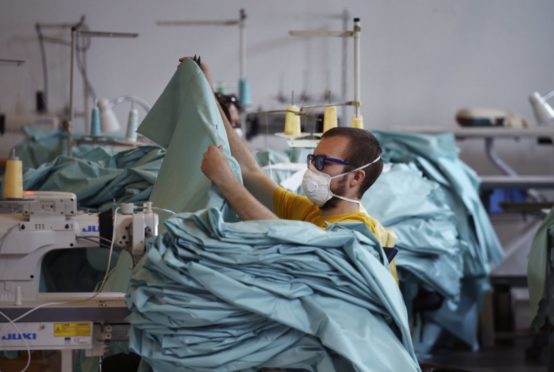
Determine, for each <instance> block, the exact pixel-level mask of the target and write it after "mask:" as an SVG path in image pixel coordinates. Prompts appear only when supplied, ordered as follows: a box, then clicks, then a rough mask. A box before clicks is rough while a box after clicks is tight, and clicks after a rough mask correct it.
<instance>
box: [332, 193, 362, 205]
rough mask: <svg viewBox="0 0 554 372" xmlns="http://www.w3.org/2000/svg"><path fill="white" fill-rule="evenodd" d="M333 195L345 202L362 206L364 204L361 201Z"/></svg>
mask: <svg viewBox="0 0 554 372" xmlns="http://www.w3.org/2000/svg"><path fill="white" fill-rule="evenodd" d="M331 195H333V196H334V197H335V198H339V199H341V200H345V201H347V202H350V203H356V204H360V205H362V202H361V201H359V200H355V199H350V198H347V197H346V196H340V195H337V194H333V193H331Z"/></svg>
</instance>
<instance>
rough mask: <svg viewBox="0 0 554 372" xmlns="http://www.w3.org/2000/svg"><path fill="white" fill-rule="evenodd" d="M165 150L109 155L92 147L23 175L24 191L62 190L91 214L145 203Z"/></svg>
mask: <svg viewBox="0 0 554 372" xmlns="http://www.w3.org/2000/svg"><path fill="white" fill-rule="evenodd" d="M164 153H165V151H164V150H162V149H160V148H159V147H155V146H144V147H138V148H136V149H132V150H128V151H124V152H120V153H117V154H115V155H113V156H111V155H109V154H108V153H106V152H105V150H103V149H101V148H95V149H93V150H91V151H89V152H88V153H86V154H83V155H82V157H80V158H75V157H74V158H68V157H66V156H59V157H57V158H56V159H55V160H54V161H52V162H50V163H46V164H43V165H41V166H40V167H38V168H36V169H28V170H26V171H25V172H24V175H23V177H24V189H25V190H44V191H66V192H73V193H75V194H76V195H77V202H78V203H79V207H80V208H83V209H89V210H93V211H104V210H107V209H110V208H111V207H112V206H113V205H114V202H115V203H121V202H136V203H138V202H142V201H146V200H148V197H149V196H150V192H151V190H152V186H153V184H154V182H155V181H156V178H157V175H158V170H159V168H160V164H161V162H162V160H163V157H164Z"/></svg>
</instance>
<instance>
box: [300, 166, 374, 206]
mask: <svg viewBox="0 0 554 372" xmlns="http://www.w3.org/2000/svg"><path fill="white" fill-rule="evenodd" d="M379 160H381V156H378V157H377V158H376V159H375V160H373V161H372V162H371V163H368V164H365V165H362V166H361V167H358V168H356V169H352V170H351V171H348V172H344V173H341V174H337V175H336V176H332V177H331V176H330V175H328V174H327V173H323V172H320V171H318V170H317V169H312V166H310V167H308V170H307V171H306V173H304V178H303V180H302V188H303V189H304V194H306V196H307V197H308V199H310V201H311V202H312V203H314V204H315V205H317V206H318V207H321V206H322V205H323V204H325V203H326V202H327V201H328V200H329V199H331V198H332V197H333V196H334V197H335V198H339V199H342V200H346V201H349V202H351V203H358V204H360V201H359V200H355V199H350V198H347V197H345V196H341V195H337V194H334V193H333V192H332V191H331V181H332V180H333V179H334V178H339V177H343V176H345V175H347V174H348V173H352V172H356V171H359V170H360V169H364V168H367V167H369V166H370V165H372V164H374V163H376V162H378V161H379Z"/></svg>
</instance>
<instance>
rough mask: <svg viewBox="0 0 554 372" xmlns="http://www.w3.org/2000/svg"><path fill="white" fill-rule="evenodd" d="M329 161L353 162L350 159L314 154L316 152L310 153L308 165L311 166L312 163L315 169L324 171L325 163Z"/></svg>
mask: <svg viewBox="0 0 554 372" xmlns="http://www.w3.org/2000/svg"><path fill="white" fill-rule="evenodd" d="M327 163H335V164H343V165H350V164H351V163H350V162H349V161H346V160H341V159H337V158H330V157H328V156H326V155H314V154H309V155H308V167H309V166H310V164H312V165H313V166H314V167H315V169H317V170H318V171H322V170H323V168H325V165H327Z"/></svg>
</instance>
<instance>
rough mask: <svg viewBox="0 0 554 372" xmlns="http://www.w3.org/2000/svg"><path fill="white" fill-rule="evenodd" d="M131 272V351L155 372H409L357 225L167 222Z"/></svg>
mask: <svg viewBox="0 0 554 372" xmlns="http://www.w3.org/2000/svg"><path fill="white" fill-rule="evenodd" d="M166 229H167V232H166V234H165V235H163V236H160V237H158V238H157V239H155V240H154V241H152V242H150V245H149V247H148V250H147V254H146V256H145V257H144V258H143V259H142V260H141V261H140V263H139V265H138V266H137V267H136V268H135V269H134V271H133V277H132V279H131V284H130V290H129V306H130V308H131V310H132V315H131V316H130V319H129V320H130V321H131V324H132V331H131V340H130V343H131V344H130V345H131V349H132V350H134V351H135V352H137V353H138V354H140V355H142V356H143V358H145V360H146V361H147V362H148V363H149V364H150V366H151V367H152V368H153V370H154V371H174V370H194V371H214V370H220V371H233V370H245V371H255V370H258V368H261V367H270V368H299V369H305V370H309V371H417V370H419V366H418V364H417V361H416V358H415V355H414V352H413V348H412V343H411V337H410V332H409V326H408V318H407V314H406V309H405V307H404V304H403V300H402V296H401V293H400V291H399V289H398V287H397V285H396V283H395V281H394V279H393V278H392V277H391V275H390V274H389V273H388V271H387V267H386V258H385V256H384V254H383V251H382V249H381V247H380V246H379V244H378V243H377V242H376V240H375V238H374V237H373V235H372V234H371V232H370V231H369V229H368V227H367V226H366V225H365V224H354V223H351V224H345V225H334V226H333V227H332V228H331V229H330V230H331V231H324V230H321V229H319V228H318V227H316V226H314V225H312V224H309V223H304V222H298V221H286V220H278V221H271V222H270V223H269V222H267V221H248V222H238V223H226V222H224V221H223V218H222V215H221V213H220V212H219V211H217V210H215V209H209V210H205V211H200V212H197V213H184V214H181V215H179V216H176V217H172V218H170V219H168V220H167V221H166Z"/></svg>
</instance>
